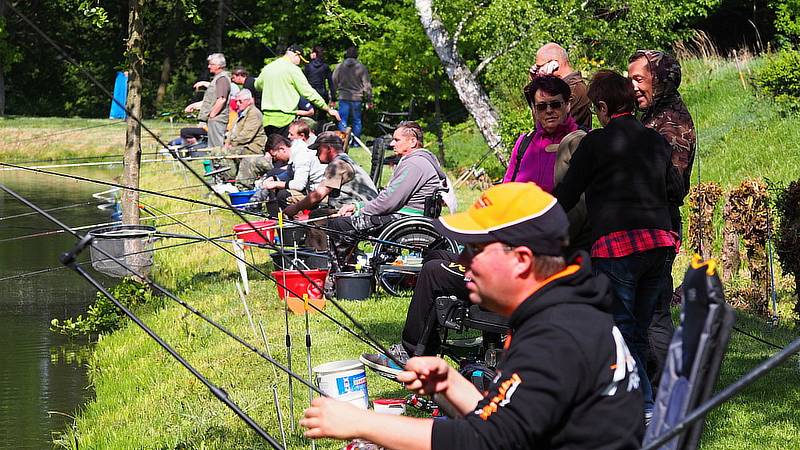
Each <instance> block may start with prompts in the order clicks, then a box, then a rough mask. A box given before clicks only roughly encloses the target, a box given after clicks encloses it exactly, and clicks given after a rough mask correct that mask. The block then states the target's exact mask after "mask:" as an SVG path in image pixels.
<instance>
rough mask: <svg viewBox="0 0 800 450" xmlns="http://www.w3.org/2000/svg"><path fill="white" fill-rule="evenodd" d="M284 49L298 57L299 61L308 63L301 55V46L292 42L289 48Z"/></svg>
mask: <svg viewBox="0 0 800 450" xmlns="http://www.w3.org/2000/svg"><path fill="white" fill-rule="evenodd" d="M286 51H287V52H292V53H294V54H295V55H297V56H299V57H300V61H303V62H304V63H306V64H308V60H307V59H305V58H304V57H303V47H301V46H299V45H297V44H292V45H290V46H289V48H287V49H286Z"/></svg>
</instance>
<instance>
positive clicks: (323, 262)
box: [269, 248, 330, 270]
mask: <svg viewBox="0 0 800 450" xmlns="http://www.w3.org/2000/svg"><path fill="white" fill-rule="evenodd" d="M281 254H283V258H281ZM269 256H270V258H272V264H273V267H275V269H278V270H283V269H285V268H289V269H294V268H296V267H295V266H293V265H292V264H290V261H291V260H294V259H299V260H300V261H302V262H303V264H305V266H302V265H300V268H302V269H305V268H308V269H327V268H328V267H330V261H329V260H328V255H327V254H326V253H324V252H317V251H315V250H313V249H307V248H298V249H297V252H295V251H294V250H293V249H288V248H287V249H285V251H284V252H281V251H276V252H270V253H269ZM284 260H285V261H284ZM284 262H285V263H286V264H285V267H284Z"/></svg>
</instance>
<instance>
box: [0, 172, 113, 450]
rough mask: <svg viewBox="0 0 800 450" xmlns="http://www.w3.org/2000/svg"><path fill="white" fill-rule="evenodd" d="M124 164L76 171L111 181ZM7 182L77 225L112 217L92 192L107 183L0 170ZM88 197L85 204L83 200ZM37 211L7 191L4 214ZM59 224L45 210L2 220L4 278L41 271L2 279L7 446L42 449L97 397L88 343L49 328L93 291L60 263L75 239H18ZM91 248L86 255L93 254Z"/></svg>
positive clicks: (1, 401) (0, 429)
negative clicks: (93, 198)
mask: <svg viewBox="0 0 800 450" xmlns="http://www.w3.org/2000/svg"><path fill="white" fill-rule="evenodd" d="M118 170H119V169H118V168H112V169H92V170H80V171H78V170H73V171H72V172H71V173H76V174H77V173H79V174H80V175H83V176H87V177H92V178H100V179H103V180H110V179H112V178H113V176H114V175H115V174H116V173H117V171H118ZM0 183H3V184H6V185H8V186H9V187H10V188H12V189H14V190H15V191H17V192H18V193H19V194H20V195H22V196H24V197H26V198H28V199H29V200H31V201H33V202H34V203H36V204H37V205H39V206H41V207H43V208H55V207H62V206H67V205H76V206H74V207H70V208H63V209H59V210H57V211H53V213H52V214H53V215H54V216H55V217H57V218H58V219H59V220H61V221H63V222H65V223H66V224H68V225H70V226H83V225H89V224H93V223H100V222H105V221H108V220H109V218H108V213H106V212H103V211H100V210H98V209H97V208H96V207H95V205H93V204H85V203H87V202H88V201H89V200H91V194H92V193H94V192H97V191H101V190H103V189H105V188H104V187H103V186H99V185H92V184H89V183H83V182H76V181H72V180H67V179H63V178H55V177H51V176H46V175H39V174H32V173H20V172H0ZM79 203H84V204H83V205H78V204H79ZM29 211H30V210H29V209H28V208H27V207H25V206H24V205H22V204H20V203H19V202H17V201H16V200H15V199H13V198H11V197H10V196H8V195H7V194H5V193H4V192H0V218H3V217H8V216H11V215H16V214H22V213H27V212H29ZM55 228H56V227H55V226H54V225H53V224H51V223H50V222H48V221H46V220H45V219H43V218H41V217H39V216H23V217H19V218H13V219H7V220H0V280H2V279H4V278H7V277H11V276H16V275H21V274H25V273H28V272H31V271H36V270H45V269H52V270H47V271H44V272H42V273H40V274H37V275H32V276H26V277H22V278H12V279H6V280H3V281H0V342H1V343H2V348H3V350H2V351H0V448H2V449H5V448H9V449H11V448H13V449H42V448H49V447H51V446H52V440H53V435H54V434H57V433H60V432H62V431H64V430H65V429H66V428H67V427H68V426H69V425H70V424H71V422H72V420H71V419H70V416H72V415H74V414H75V411H76V410H77V409H78V408H79V407H80V406H81V405H82V404H83V403H84V402H85V401H86V400H87V399H88V398H90V397H91V390H90V389H89V387H88V381H87V379H86V360H87V356H88V351H89V350H88V348H87V347H86V346H85V342H75V341H72V342H70V341H68V340H67V339H66V338H63V337H62V336H59V335H56V334H54V333H51V332H50V331H49V325H50V320H51V319H53V318H58V319H65V318H67V317H72V316H76V315H78V314H81V313H85V310H86V305H87V304H88V303H90V302H91V301H92V300H93V299H94V295H95V293H94V290H93V289H92V288H91V287H90V286H89V285H88V284H87V283H85V282H84V281H83V280H81V279H80V278H79V277H78V276H77V275H76V274H74V273H73V272H72V271H70V270H64V269H60V267H59V263H58V255H59V254H60V253H61V252H63V251H65V250H67V249H69V248H70V247H71V246H72V245H73V244H74V243H75V240H74V238H72V237H71V236H69V235H66V234H64V233H61V234H50V235H44V236H38V237H32V238H26V239H15V238H17V237H20V236H25V235H32V234H35V233H38V232H41V231H48V230H54V229H55ZM87 256H88V255H84V256H83V257H82V258H81V260H84V261H85V260H86V259H87Z"/></svg>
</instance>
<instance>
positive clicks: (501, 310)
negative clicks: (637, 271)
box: [300, 183, 644, 450]
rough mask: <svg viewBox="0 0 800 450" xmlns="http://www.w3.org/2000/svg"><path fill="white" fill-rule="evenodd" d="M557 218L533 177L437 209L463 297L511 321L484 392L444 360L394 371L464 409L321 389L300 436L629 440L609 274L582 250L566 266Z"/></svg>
mask: <svg viewBox="0 0 800 450" xmlns="http://www.w3.org/2000/svg"><path fill="white" fill-rule="evenodd" d="M567 225H568V224H567V217H566V214H565V213H564V211H563V210H562V208H561V206H560V205H559V204H558V203H557V202H556V200H555V198H553V197H552V196H551V195H550V194H547V193H546V192H544V191H543V190H541V189H540V188H539V187H538V186H536V185H535V184H532V183H507V184H502V185H498V186H494V187H492V188H490V189H488V190H487V191H485V192H484V193H483V194H482V195H481V196H480V198H479V199H478V200H477V201H476V202H475V203H474V204H473V205H472V206H471V207H470V208H469V209H468V210H467V211H466V212H463V213H459V214H453V215H449V216H445V217H442V218H440V219H439V220H438V221H437V222H436V226H437V228H438V229H439V231H440V232H442V233H443V234H445V235H446V236H449V237H452V238H455V239H458V240H459V241H461V242H463V243H465V244H466V245H467V247H468V248H469V249H470V253H471V258H470V261H469V269H468V271H467V276H468V277H469V278H470V281H469V282H468V283H467V289H468V290H469V297H470V300H471V301H472V302H473V303H476V304H480V305H481V306H483V307H484V308H486V309H489V310H491V311H494V312H496V313H498V314H501V315H504V316H506V317H508V318H509V324H510V328H511V329H510V334H509V337H508V338H507V339H506V345H505V348H506V351H505V355H504V357H503V360H502V361H501V362H500V364H499V365H498V367H497V369H498V375H497V377H496V378H495V379H494V380H493V381H492V383H491V385H490V386H489V389H488V391H487V392H486V394H485V395H484V394H483V393H481V392H479V391H478V390H477V389H476V388H475V387H474V386H473V385H472V384H471V383H470V381H468V380H467V379H466V378H464V377H463V376H461V375H460V374H459V373H458V371H457V370H455V369H454V368H452V367H450V366H449V365H448V364H447V363H446V362H445V361H444V360H442V359H440V358H436V357H418V358H412V359H410V360H409V361H408V363H407V364H406V366H405V368H404V369H405V370H404V371H403V372H401V373H400V374H399V375H398V376H397V378H398V380H400V381H401V382H403V383H405V386H406V388H407V389H409V390H411V391H414V392H416V393H418V394H422V395H430V394H439V395H441V396H443V397H444V398H445V399H447V401H449V402H450V404H451V405H452V406H454V408H455V409H457V410H458V411H459V412H460V414H461V415H463V417H460V418H456V419H454V420H436V421H434V420H433V419H420V418H410V417H396V416H391V415H385V414H377V413H374V412H371V411H363V410H360V409H357V408H356V407H355V406H352V405H350V404H348V403H344V402H340V401H337V400H332V399H330V398H324V397H323V398H317V399H315V400H314V401H313V403H312V406H311V407H310V408H308V409H307V410H306V411H305V417H304V419H303V420H301V421H300V424H301V425H302V426H304V427H306V428H307V429H308V430H307V431H306V433H305V436H306V437H309V438H315V439H316V438H322V437H333V438H338V439H351V438H356V437H357V438H362V439H366V440H368V441H371V442H374V443H375V444H377V445H379V446H382V447H387V448H403V449H430V448H436V449H459V450H464V449H490V448H491V449H517V448H549V449H566V448H594V449H633V448H639V447H640V444H641V437H642V431H643V427H644V424H643V422H642V396H641V392H640V391H639V388H638V377H637V374H636V366H635V363H634V361H633V358H632V357H631V355H630V352H628V349H627V347H626V346H625V342H624V340H623V339H622V335H621V334H620V332H619V330H617V329H616V327H614V323H613V321H612V318H611V314H610V313H609V308H610V306H611V298H610V297H609V296H608V283H607V281H606V280H605V279H604V278H602V279H601V278H595V277H593V276H592V271H591V268H590V267H589V263H588V262H589V258H588V255H586V254H585V253H579V254H578V255H577V257H576V259H575V260H573V261H572V262H571V263H570V264H569V265H567V264H566V263H565V261H564V259H563V257H562V256H561V251H562V248H563V246H564V244H565V242H564V241H565V238H566V234H567ZM512 337H513V339H512Z"/></svg>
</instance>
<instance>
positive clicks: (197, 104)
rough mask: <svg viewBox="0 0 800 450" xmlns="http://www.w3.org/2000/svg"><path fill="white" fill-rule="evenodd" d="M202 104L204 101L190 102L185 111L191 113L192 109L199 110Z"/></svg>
mask: <svg viewBox="0 0 800 450" xmlns="http://www.w3.org/2000/svg"><path fill="white" fill-rule="evenodd" d="M202 105H203V102H194V103H190V104H189V105H188V106H187V107H186V108H184V109H183V112H186V113H190V112H192V111H199V110H200V107H201V106H202Z"/></svg>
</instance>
